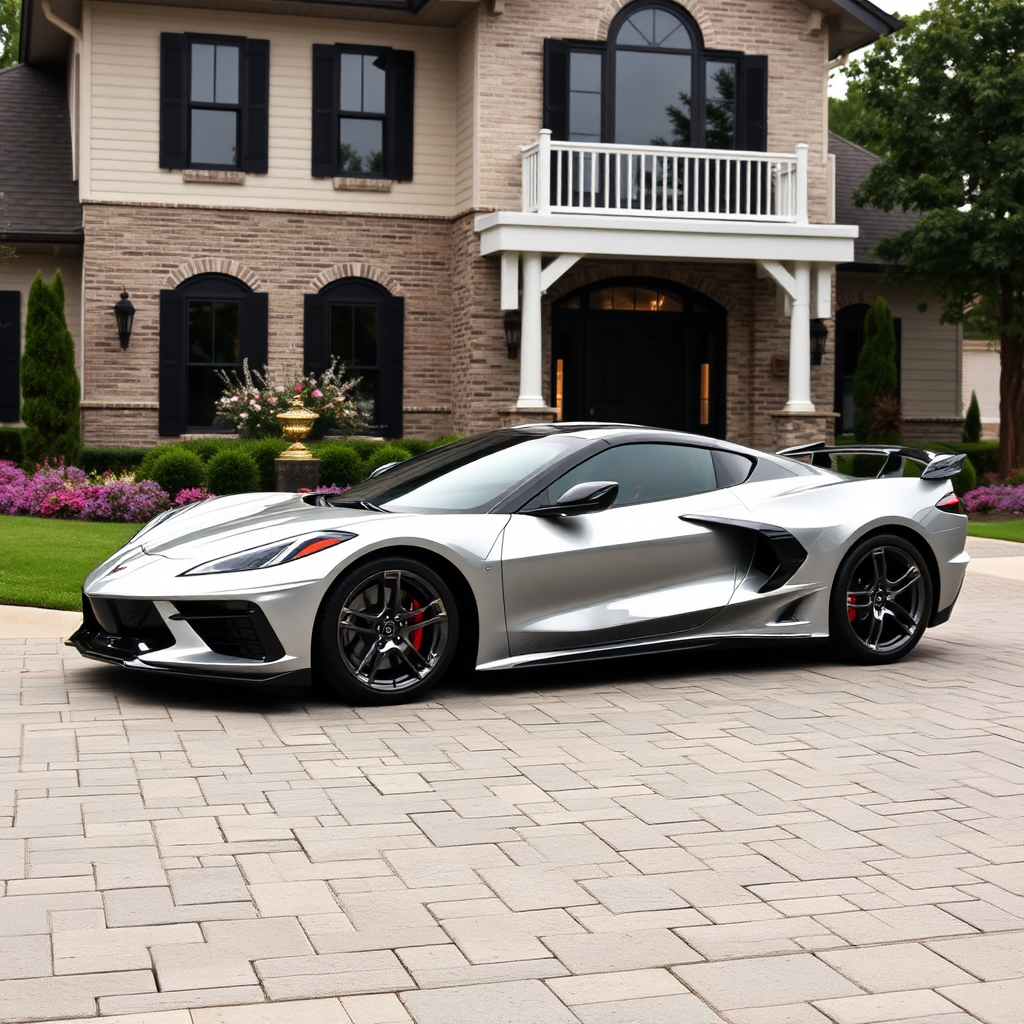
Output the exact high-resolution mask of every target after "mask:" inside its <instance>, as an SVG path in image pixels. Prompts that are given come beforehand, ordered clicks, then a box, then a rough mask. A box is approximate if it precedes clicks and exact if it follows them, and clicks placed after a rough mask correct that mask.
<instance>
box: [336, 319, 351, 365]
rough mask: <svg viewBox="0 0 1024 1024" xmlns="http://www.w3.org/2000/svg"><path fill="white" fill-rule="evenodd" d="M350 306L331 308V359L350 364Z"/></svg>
mask: <svg viewBox="0 0 1024 1024" xmlns="http://www.w3.org/2000/svg"><path fill="white" fill-rule="evenodd" d="M352 310H353V307H352V306H331V358H332V359H340V360H341V361H342V362H343V363H344V364H345V365H346V366H349V365H350V364H351V363H352V356H353V351H354V348H353V338H352Z"/></svg>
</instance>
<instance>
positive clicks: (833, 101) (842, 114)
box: [828, 61, 889, 159]
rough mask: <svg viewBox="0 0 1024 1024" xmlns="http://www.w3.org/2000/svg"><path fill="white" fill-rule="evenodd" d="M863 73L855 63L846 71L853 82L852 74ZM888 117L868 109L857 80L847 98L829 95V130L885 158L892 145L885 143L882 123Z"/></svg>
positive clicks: (852, 83) (853, 82)
mask: <svg viewBox="0 0 1024 1024" xmlns="http://www.w3.org/2000/svg"><path fill="white" fill-rule="evenodd" d="M859 73H860V65H859V64H858V63H857V62H856V61H854V62H853V63H852V64H851V65H850V68H849V70H846V69H844V74H846V76H847V78H848V79H849V77H850V75H855V74H859ZM883 118H884V114H883V113H879V112H878V111H875V110H868V109H867V107H866V106H865V103H864V90H863V86H862V85H861V83H860V81H859V80H857V79H853V80H850V81H849V84H848V85H847V87H846V96H844V97H842V98H840V97H838V96H829V98H828V128H829V131H832V132H835V133H836V135H841V136H842V137H843V138H844V139H847V140H849V141H850V142H854V143H856V144H857V145H858V146H863V147H864V148H865V149H866V150H869V151H870V152H872V153H874V154H875V155H876V156H880V157H882V158H883V159H885V158H886V157H887V156H888V155H889V148H888V143H887V142H886V141H885V134H884V132H883V129H882V126H881V125H880V124H879V121H880V120H881V119H883Z"/></svg>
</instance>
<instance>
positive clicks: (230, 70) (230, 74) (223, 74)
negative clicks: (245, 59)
mask: <svg viewBox="0 0 1024 1024" xmlns="http://www.w3.org/2000/svg"><path fill="white" fill-rule="evenodd" d="M214 98H215V100H216V102H217V103H237V102H238V47H237V46H218V47H217V91H216V95H215V97H214Z"/></svg>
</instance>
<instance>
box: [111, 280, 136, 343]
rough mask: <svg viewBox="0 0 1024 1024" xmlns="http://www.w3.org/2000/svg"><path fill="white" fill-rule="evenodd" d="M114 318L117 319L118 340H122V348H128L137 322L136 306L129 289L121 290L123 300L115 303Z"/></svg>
mask: <svg viewBox="0 0 1024 1024" xmlns="http://www.w3.org/2000/svg"><path fill="white" fill-rule="evenodd" d="M114 318H115V319H116V320H117V340H118V341H120V342H121V348H123V349H124V348H127V347H128V342H129V341H130V340H131V337H132V324H133V323H134V322H135V307H134V306H133V305H132V304H131V301H130V300H129V298H128V291H127V289H125V291H123V292H121V301H120V302H115V303H114Z"/></svg>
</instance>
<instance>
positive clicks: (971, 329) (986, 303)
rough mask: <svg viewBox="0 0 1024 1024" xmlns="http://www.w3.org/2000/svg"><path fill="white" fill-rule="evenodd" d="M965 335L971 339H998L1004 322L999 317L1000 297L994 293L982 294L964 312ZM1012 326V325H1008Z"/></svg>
mask: <svg viewBox="0 0 1024 1024" xmlns="http://www.w3.org/2000/svg"><path fill="white" fill-rule="evenodd" d="M963 325H964V337H965V338H967V339H969V340H971V341H998V340H999V335H1000V333H1001V328H1002V326H1003V325H1002V324H1001V323H1000V317H999V297H998V295H995V294H993V293H989V294H987V295H981V296H979V297H978V300H977V302H975V303H973V304H972V305H971V306H970V307H969V308H968V310H967V311H966V312H965V313H964V319H963ZM1008 326H1010V327H1011V328H1012V325H1008Z"/></svg>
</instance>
